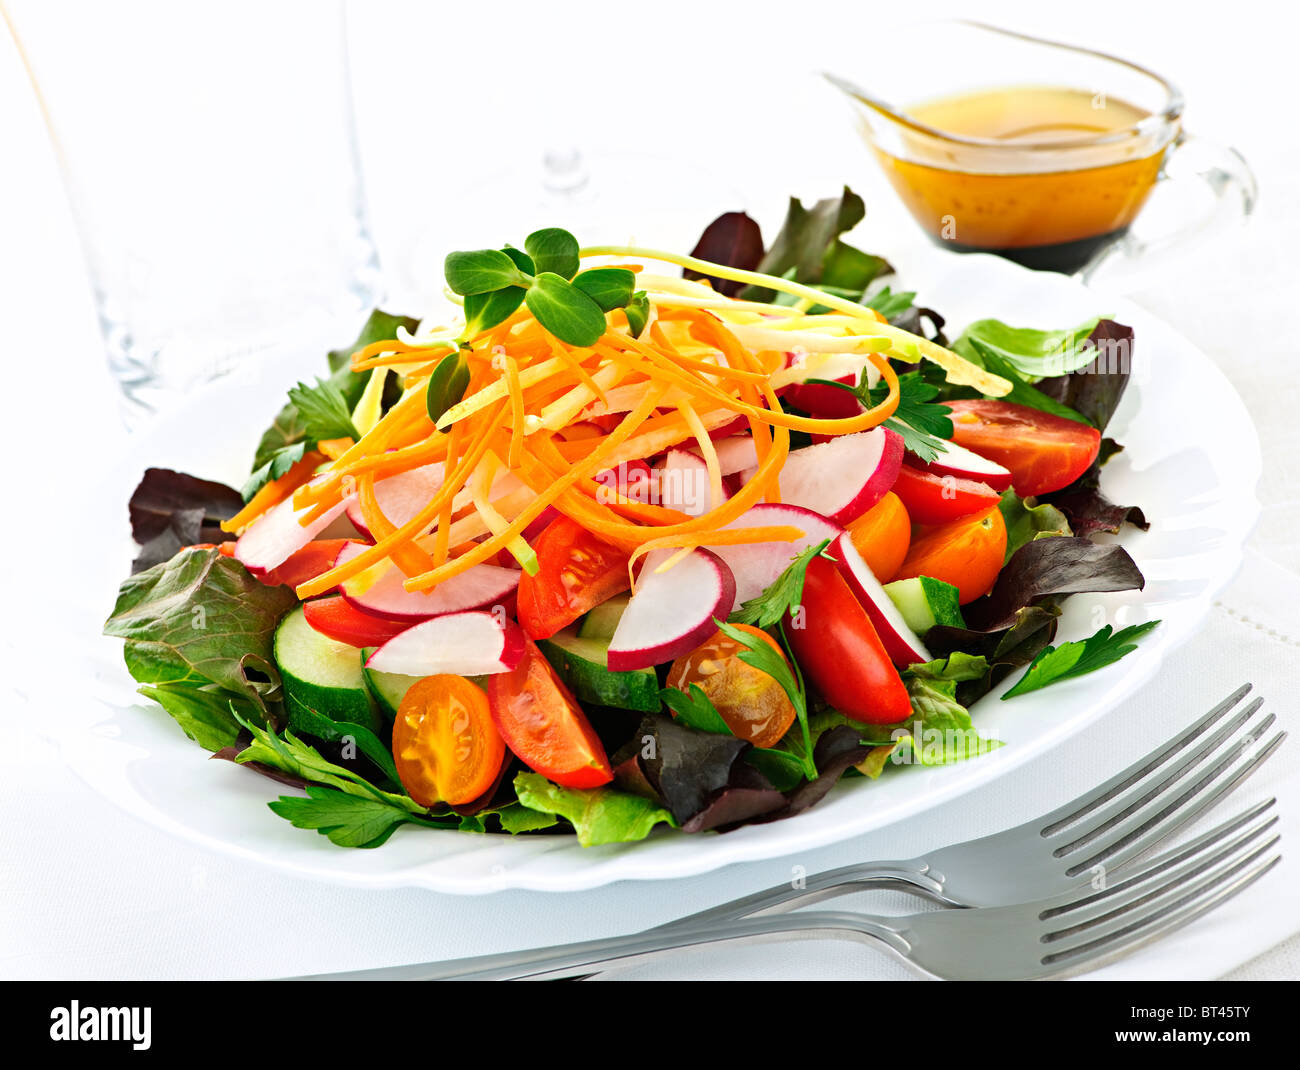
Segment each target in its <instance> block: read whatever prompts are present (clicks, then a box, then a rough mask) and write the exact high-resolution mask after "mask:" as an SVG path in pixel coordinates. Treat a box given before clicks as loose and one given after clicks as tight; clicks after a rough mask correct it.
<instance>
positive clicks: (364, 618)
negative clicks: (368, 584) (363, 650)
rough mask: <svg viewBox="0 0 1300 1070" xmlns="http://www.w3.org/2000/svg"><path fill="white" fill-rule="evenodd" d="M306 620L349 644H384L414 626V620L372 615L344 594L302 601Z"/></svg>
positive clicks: (322, 632) (332, 637) (325, 632)
mask: <svg viewBox="0 0 1300 1070" xmlns="http://www.w3.org/2000/svg"><path fill="white" fill-rule="evenodd" d="M302 612H303V616H304V617H306V618H307V623H308V624H310V625H311V626H312V627H313V628H315V629H316V630H317V631H318V632H320V633H321V635H324V636H328V637H329V638H330V639H335V640H337V641H338V642H340V643H347V644H348V645H349V646H382V645H383V644H384V643H386V642H388V640H390V639H391V638H393V636H395V635H399V634H400V633H402V632H404V631H406V629H407V628H409V627H411V625H412V624H414V623H416V622H415V621H409V620H385V619H384V618H383V617H372V616H371V615H370V614H369V613H362V612H361V610H359V609H353V608H352V606H350V605H348V603H347V602H346V601H345V600H344V598H343V596H342V595H336V596H335V597H333V598H314V599H312V600H311V601H310V602H304V603H303V604H302Z"/></svg>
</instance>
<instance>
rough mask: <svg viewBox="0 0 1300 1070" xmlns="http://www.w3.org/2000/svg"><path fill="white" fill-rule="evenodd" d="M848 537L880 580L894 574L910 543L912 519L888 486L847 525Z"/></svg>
mask: <svg viewBox="0 0 1300 1070" xmlns="http://www.w3.org/2000/svg"><path fill="white" fill-rule="evenodd" d="M848 532H849V539H850V541H852V543H853V547H854V549H855V550H857V551H858V553H860V554H861V555H862V560H864V561H865V562H866V563H867V567H868V568H870V569H871V572H872V574H873V575H874V576H875V577H876V579H878V580H879V581H880V582H881V583H888V582H889V581H890V580H892V579H893V578H894V573H895V572H897V571H898V569H899V566H900V565H902V563H903V558H905V557H906V556H907V548H908V547H909V546H910V545H911V544H912V521H911V518H910V517H909V516H908V514H907V507H906V506H905V505H904V504H903V500H902V499H901V498H900V497H899V496H898V495H897V494H895V493H894V492H893V491H892V490H891V491H890V492H889V493H888V494H886V495H885V496H884V497H883V498H881V499H880V501H878V502H876V504H875V505H873V506H872V507H871V508H870V509H868V510H867V511H866V512H865V513H863V514H862V515H861V516H860V517H858V518H857V520H854V521H852V522H851V523H850V524H849V525H848Z"/></svg>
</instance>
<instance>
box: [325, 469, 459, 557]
mask: <svg viewBox="0 0 1300 1070" xmlns="http://www.w3.org/2000/svg"><path fill="white" fill-rule="evenodd" d="M442 478H443V470H442V464H441V462H439V463H437V464H426V465H423V466H421V467H420V468H412V469H411V470H410V471H409V472H399V473H398V474H397V475H395V476H389V477H388V478H387V479H381V480H380V481H379V482H378V483H376V484H375V501H376V502H378V503H379V509H380V511H381V512H382V513H383V514H384V516H386V517H388V519H389V520H391V521H392V522H393V524H394V525H395V526H396V527H399V528H400V527H401V526H402V525H403V524H405V523H406V522H407V521H408V520H410V519H411V517H413V516H415V515H416V513H418V512H419V511H420V510H421V509H423V508H424V507H425V506H426V505H428V504H429V501H430V499H431V498H432V497H433V496H434V495H435V494H437V493H438V488H439V487H441V486H442ZM348 519H349V520H351V521H352V523H353V524H355V525H356V528H357V530H358V531H359V532H361V533H362V534H363V535H365V536H366V538H368V539H373V538H374V533H373V532H372V531H370V530H369V529H368V528H367V527H366V520H365V517H364V516H362V515H361V503H360V502H358V501H357V499H356V498H355V497H352V498H349V499H348ZM430 527H432V525H430Z"/></svg>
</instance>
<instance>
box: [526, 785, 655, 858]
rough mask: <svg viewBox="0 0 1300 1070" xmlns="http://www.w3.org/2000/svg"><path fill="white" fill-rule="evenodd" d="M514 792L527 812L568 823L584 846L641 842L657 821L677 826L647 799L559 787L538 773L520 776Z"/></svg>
mask: <svg viewBox="0 0 1300 1070" xmlns="http://www.w3.org/2000/svg"><path fill="white" fill-rule="evenodd" d="M515 792H516V794H517V795H518V796H519V802H520V803H521V804H523V805H524V806H526V807H527V808H528V809H530V810H537V811H539V812H541V813H544V814H556V815H558V816H559V817H562V818H564V819H565V820H566V821H568V822H569V823H570V824H571V825H572V826H573V829H574V831H575V832H576V833H577V834H578V842H579V843H580V844H582V846H583V847H595V846H596V845H598V844H602V843H629V842H632V841H634V840H643V839H645V838H646V837H647V836H648V835H649V834H650V830H651V829H653V828H654V827H655V825H657V824H659V823H660V822H663V823H665V824H668V825H673V826H676V824H677V822H676V821H675V820H674V819H673V815H672V814H670V813H669V812H668V811H667V810H665V809H664V808H663V807H662V806H659V805H658V804H657V803H655V802H653V801H651V800H650V799H647V798H645V797H644V796H641V795H629V794H628V793H626V792H622V791H615V790H614V789H613V788H562V787H560V786H559V785H558V784H552V783H551V782H550V781H549V780H547V779H546V778H545V777H544V776H541V775H539V774H537V773H520V774H519V775H518V776H516V777H515Z"/></svg>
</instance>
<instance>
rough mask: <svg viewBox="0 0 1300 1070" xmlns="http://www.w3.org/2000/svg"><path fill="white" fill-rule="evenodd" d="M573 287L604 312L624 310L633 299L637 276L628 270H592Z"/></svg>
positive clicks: (574, 283) (576, 280)
mask: <svg viewBox="0 0 1300 1070" xmlns="http://www.w3.org/2000/svg"><path fill="white" fill-rule="evenodd" d="M573 285H574V286H576V287H577V288H578V289H579V290H581V291H582V292H583V293H585V294H586V295H587V296H588V297H590V298H591V299H592V300H593V301H595V302H596V304H598V305H599V306H600V309H601V311H602V312H612V311H613V310H614V309H616V308H622V307H623V306H624V305H626V304H627V303H628V302H629V301H630V300H631V299H632V288H633V287H634V286H635V285H636V276H635V275H634V274H632V272H630V271H628V269H627V268H590V269H589V270H587V271H584V272H583V273H582V274H581V275H579V276H577V277H576V278H575V279H574V280H573Z"/></svg>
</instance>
